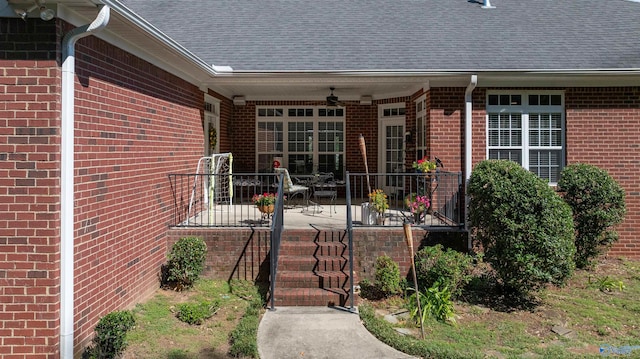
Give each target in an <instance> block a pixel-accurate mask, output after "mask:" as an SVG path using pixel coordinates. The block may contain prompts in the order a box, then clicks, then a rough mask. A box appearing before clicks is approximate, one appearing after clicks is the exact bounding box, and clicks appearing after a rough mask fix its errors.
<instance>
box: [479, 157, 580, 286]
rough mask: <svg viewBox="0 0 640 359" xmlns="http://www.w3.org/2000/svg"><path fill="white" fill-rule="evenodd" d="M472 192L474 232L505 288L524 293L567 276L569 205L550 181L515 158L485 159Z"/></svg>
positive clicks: (570, 239) (571, 248) (570, 227)
mask: <svg viewBox="0 0 640 359" xmlns="http://www.w3.org/2000/svg"><path fill="white" fill-rule="evenodd" d="M468 193H469V195H470V202H469V220H470V223H471V230H472V233H473V235H474V236H475V239H476V240H478V241H479V242H480V243H481V245H482V248H483V250H484V257H485V260H486V261H487V262H489V263H490V264H491V266H492V267H493V269H494V270H495V271H496V273H497V274H498V276H499V278H500V279H501V280H502V283H503V284H504V285H505V288H506V289H509V290H512V291H514V292H515V293H516V294H520V295H526V294H528V293H529V292H532V291H536V290H538V289H540V288H541V287H542V286H544V285H545V284H546V283H552V284H555V285H562V284H564V283H565V282H566V280H567V279H568V278H569V277H570V276H571V274H572V272H573V269H574V267H575V264H574V260H573V258H574V255H575V245H574V243H573V234H574V233H573V231H574V230H573V219H572V216H571V208H569V206H568V205H567V204H566V203H565V202H564V201H563V200H562V198H560V196H558V195H557V194H556V193H555V192H554V191H553V189H552V188H550V187H549V185H548V184H547V182H545V181H543V180H542V179H540V178H539V177H537V176H536V175H535V174H533V173H531V172H529V171H527V170H525V169H524V168H522V167H521V166H520V165H518V164H517V163H515V162H512V161H498V160H486V161H482V162H480V163H479V164H478V165H477V166H476V167H475V169H474V170H473V173H472V174H471V178H470V180H469V190H468Z"/></svg>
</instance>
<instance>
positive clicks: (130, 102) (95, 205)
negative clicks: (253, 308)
mask: <svg viewBox="0 0 640 359" xmlns="http://www.w3.org/2000/svg"><path fill="white" fill-rule="evenodd" d="M8 23H9V24H5V21H4V20H3V22H2V24H3V25H2V26H3V27H4V26H7V28H3V30H8V31H7V32H8V33H9V35H8V36H7V39H3V40H4V41H16V42H13V43H12V45H13V46H14V49H21V48H24V45H22V44H20V43H17V40H13V39H22V40H21V41H25V42H26V43H29V44H32V45H33V47H34V48H49V49H50V50H49V52H44V53H39V52H32V51H29V52H23V51H18V50H16V51H13V52H4V53H3V60H2V62H1V64H0V73H1V74H2V76H1V80H0V81H1V82H0V88H1V89H2V91H0V96H1V97H0V99H1V100H0V113H2V116H0V118H2V120H0V121H2V123H0V125H1V126H0V127H1V128H2V130H1V131H3V136H1V137H0V148H1V150H0V159H2V161H0V163H1V164H0V166H1V167H0V174H1V176H0V178H2V181H3V186H1V187H0V197H2V201H0V212H2V216H1V218H2V219H1V220H0V228H1V229H0V233H2V234H0V282H1V283H2V286H0V298H1V299H2V300H0V302H1V303H2V311H1V313H2V314H1V318H0V320H1V321H2V322H3V323H2V325H0V328H2V329H0V354H2V355H3V357H5V355H11V354H15V355H14V356H6V357H15V358H47V357H57V352H58V351H59V347H58V345H59V330H60V318H59V315H60V296H59V295H60V283H59V282H60V269H59V268H60V249H59V248H60V247H59V246H60V238H59V236H60V230H59V226H60V223H59V221H60V202H59V191H60V180H59V175H60V156H59V150H60V147H59V145H60V137H59V134H60V95H59V93H60V81H61V80H60V73H61V71H60V68H59V66H58V63H57V62H56V59H57V58H56V56H58V57H59V56H60V55H59V52H57V51H56V50H57V49H56V46H55V44H56V43H61V38H62V34H63V33H64V32H66V31H68V30H70V27H68V26H64V25H62V24H60V23H58V24H56V22H48V23H45V22H41V21H39V20H31V19H30V20H29V21H28V22H26V23H25V22H23V21H22V20H9V21H8ZM60 26H64V31H62V30H61V29H60ZM3 33H4V31H3ZM43 34H47V35H46V36H43ZM48 34H53V36H49V35H48ZM18 35H20V36H18ZM34 56H36V57H37V58H33V57H34ZM57 60H58V61H59V58H58V59H57ZM75 89H76V101H75V114H76V117H75V151H76V153H75V167H76V168H75V201H74V206H75V221H74V222H75V233H74V237H75V243H76V247H75V318H74V323H75V328H74V331H75V333H74V336H75V350H76V355H79V354H80V352H81V351H82V349H83V347H84V346H85V345H86V344H87V343H88V341H89V340H90V339H91V337H92V335H93V328H94V327H95V325H96V323H97V321H98V319H99V318H100V317H102V316H103V315H105V314H107V313H109V312H111V311H114V310H119V309H124V308H129V307H132V306H133V305H134V304H136V303H138V302H140V301H141V300H143V299H145V298H146V297H148V296H149V295H150V294H152V293H153V292H154V291H155V290H156V289H157V288H158V274H159V269H160V265H161V264H162V263H163V262H164V261H165V254H166V246H167V241H166V230H167V224H168V223H169V222H170V219H171V216H172V209H173V204H174V203H173V197H172V194H171V187H170V185H169V182H168V176H167V175H168V174H169V173H191V172H195V166H196V164H197V160H198V158H200V157H201V156H202V153H203V146H204V145H203V143H204V142H203V141H204V137H203V131H202V115H203V114H202V108H203V94H202V92H201V91H200V90H199V89H198V88H197V87H195V86H194V85H191V84H189V83H187V82H186V81H183V80H181V79H179V78H177V77H175V76H173V75H171V74H169V73H167V72H165V71H163V70H160V69H158V68H156V67H154V66H153V65H151V64H149V63H147V62H144V61H143V60H140V59H139V58H136V57H134V56H132V55H131V54H128V53H126V52H124V51H122V50H120V49H118V48H116V47H114V46H112V45H109V44H107V43H105V42H103V41H101V40H99V39H97V38H95V37H92V36H90V37H87V38H83V39H81V40H80V41H78V43H77V45H76V86H75ZM211 94H212V95H213V96H216V97H220V96H218V95H217V94H215V93H211ZM231 111H232V108H231V105H230V101H229V100H228V99H222V103H221V113H222V114H223V116H226V117H225V118H223V119H221V129H223V131H224V130H225V129H226V128H227V126H228V121H227V119H228V118H230V116H229V114H230V112H231ZM221 150H223V151H224V150H227V151H228V150H230V144H229V143H228V141H227V140H226V139H223V140H221Z"/></svg>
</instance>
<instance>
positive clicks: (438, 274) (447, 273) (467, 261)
mask: <svg viewBox="0 0 640 359" xmlns="http://www.w3.org/2000/svg"><path fill="white" fill-rule="evenodd" d="M415 262H416V276H417V278H418V288H429V287H431V286H432V285H434V284H435V283H436V282H437V283H440V284H441V285H442V286H446V287H448V288H449V290H450V291H451V294H453V295H454V296H456V295H459V294H460V292H461V291H462V288H463V287H464V286H465V285H466V284H467V283H469V281H470V280H471V270H472V268H473V265H472V263H473V260H472V258H471V256H470V255H468V254H465V253H460V252H458V251H456V250H453V249H451V248H447V249H446V250H445V249H443V247H442V245H441V244H436V245H435V246H432V247H424V248H422V249H421V250H419V251H418V252H417V253H416V259H415Z"/></svg>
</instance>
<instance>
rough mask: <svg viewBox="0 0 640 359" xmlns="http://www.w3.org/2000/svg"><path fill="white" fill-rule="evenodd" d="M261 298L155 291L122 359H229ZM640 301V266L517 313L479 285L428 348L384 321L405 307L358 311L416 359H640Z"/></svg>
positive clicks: (602, 267)
mask: <svg viewBox="0 0 640 359" xmlns="http://www.w3.org/2000/svg"><path fill="white" fill-rule="evenodd" d="M620 284H622V285H623V286H624V288H622V290H620V288H621V287H620ZM256 298H259V294H258V291H257V289H256V288H255V287H254V286H253V285H252V284H251V283H247V282H236V283H232V285H231V286H230V285H229V284H228V283H226V282H224V281H211V280H204V279H203V280H199V281H198V282H197V283H196V285H195V287H194V288H193V289H190V290H188V291H184V292H174V291H171V290H158V293H157V294H156V295H155V296H154V297H153V298H152V299H150V300H149V301H147V302H145V303H143V304H140V305H138V306H137V307H136V308H135V309H134V314H135V316H136V320H137V324H136V327H135V328H134V329H133V330H131V331H130V332H129V333H128V335H127V339H128V341H129V346H128V348H127V350H126V352H125V355H124V358H173V359H187V358H193V359H195V358H230V357H231V355H230V354H229V353H230V352H233V350H232V349H231V344H230V337H231V333H232V332H233V331H234V330H236V328H243V327H246V326H248V327H252V328H254V329H255V330H256V331H257V322H258V319H257V318H258V316H256V318H255V319H254V320H253V321H250V323H249V324H248V325H239V323H240V322H241V320H242V318H243V316H245V313H247V309H248V308H249V306H250V304H251V302H252V300H253V299H256ZM639 298H640V261H632V260H623V259H605V260H602V261H601V262H600V263H599V264H598V265H597V267H596V268H595V269H593V270H591V271H584V270H578V271H576V272H575V274H574V276H573V277H572V278H571V280H570V281H569V283H568V284H567V285H566V286H565V287H563V288H548V289H546V290H545V291H543V292H542V293H540V295H539V296H538V297H537V298H536V300H535V301H534V302H532V303H526V304H523V305H520V307H518V306H509V305H504V302H503V301H502V298H500V297H499V296H496V295H495V293H493V292H492V291H491V288H482V287H481V286H479V287H478V286H477V287H476V288H475V291H470V292H465V293H464V294H463V296H462V298H461V299H460V300H458V301H456V302H455V312H456V324H455V325H452V324H446V323H441V322H437V321H435V320H430V319H427V321H426V322H425V327H424V331H425V337H426V339H425V340H421V339H420V330H419V328H418V327H416V325H415V324H413V323H412V322H411V321H409V320H405V321H402V319H401V321H400V323H399V324H395V327H404V328H405V329H408V330H409V331H410V332H411V333H413V335H409V336H406V335H401V334H399V333H398V332H397V331H396V329H394V328H393V327H392V326H391V324H389V323H388V322H386V321H385V320H383V319H382V317H383V316H384V315H385V314H388V313H393V312H397V311H400V310H402V307H403V304H404V300H403V299H402V298H391V299H387V300H380V301H367V300H362V301H361V303H360V312H361V317H362V318H363V322H364V323H365V326H366V327H367V328H368V329H369V330H370V331H371V332H372V333H373V334H374V335H375V336H377V337H378V338H379V339H380V340H382V341H384V342H386V343H387V344H389V345H391V346H394V347H396V348H397V349H399V350H402V351H404V352H407V353H409V354H412V355H416V356H431V357H435V358H474V357H477V358H574V357H575V358H584V357H587V358H588V357H592V358H597V357H601V356H603V355H602V354H601V353H600V348H605V350H618V351H625V350H626V349H630V348H633V347H635V346H639V348H638V349H637V350H632V351H631V353H629V354H625V355H620V356H623V357H625V358H640V300H639ZM213 299H217V300H218V301H219V303H220V309H219V310H218V311H217V312H216V313H215V315H214V316H213V317H212V318H210V319H207V320H206V321H205V322H204V323H203V324H201V325H189V324H186V323H183V322H181V321H179V320H178V319H177V318H176V308H177V306H178V305H179V304H180V303H186V302H199V301H205V300H213ZM254 303H255V302H254ZM554 330H555V331H556V332H554ZM557 331H560V332H563V334H562V335H561V334H558V333H557ZM564 331H566V333H564ZM236 333H237V332H236ZM245 333H249V334H245ZM245 333H241V334H240V336H241V337H243V338H245V339H246V338H248V339H250V340H249V341H248V342H246V343H243V344H242V345H244V347H245V348H249V349H251V348H252V347H253V346H255V340H256V338H255V333H253V334H251V333H252V331H251V330H249V331H246V332H245ZM253 349H254V350H255V348H253ZM249 351H250V350H249ZM614 357H615V356H614Z"/></svg>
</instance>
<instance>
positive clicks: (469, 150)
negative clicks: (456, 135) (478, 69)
mask: <svg viewBox="0 0 640 359" xmlns="http://www.w3.org/2000/svg"><path fill="white" fill-rule="evenodd" d="M477 84H478V75H471V82H469V85H468V86H467V89H466V90H465V92H464V102H465V108H464V117H465V118H464V179H465V186H464V188H465V196H464V197H465V201H464V203H465V207H464V208H465V220H464V228H465V229H466V230H467V233H468V238H467V247H468V249H471V234H470V233H469V214H468V213H467V212H468V211H469V195H468V194H467V193H469V190H468V188H469V178H471V166H472V154H473V147H472V138H473V137H472V136H471V135H472V131H473V126H472V123H473V90H474V89H475V88H476V85H477Z"/></svg>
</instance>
